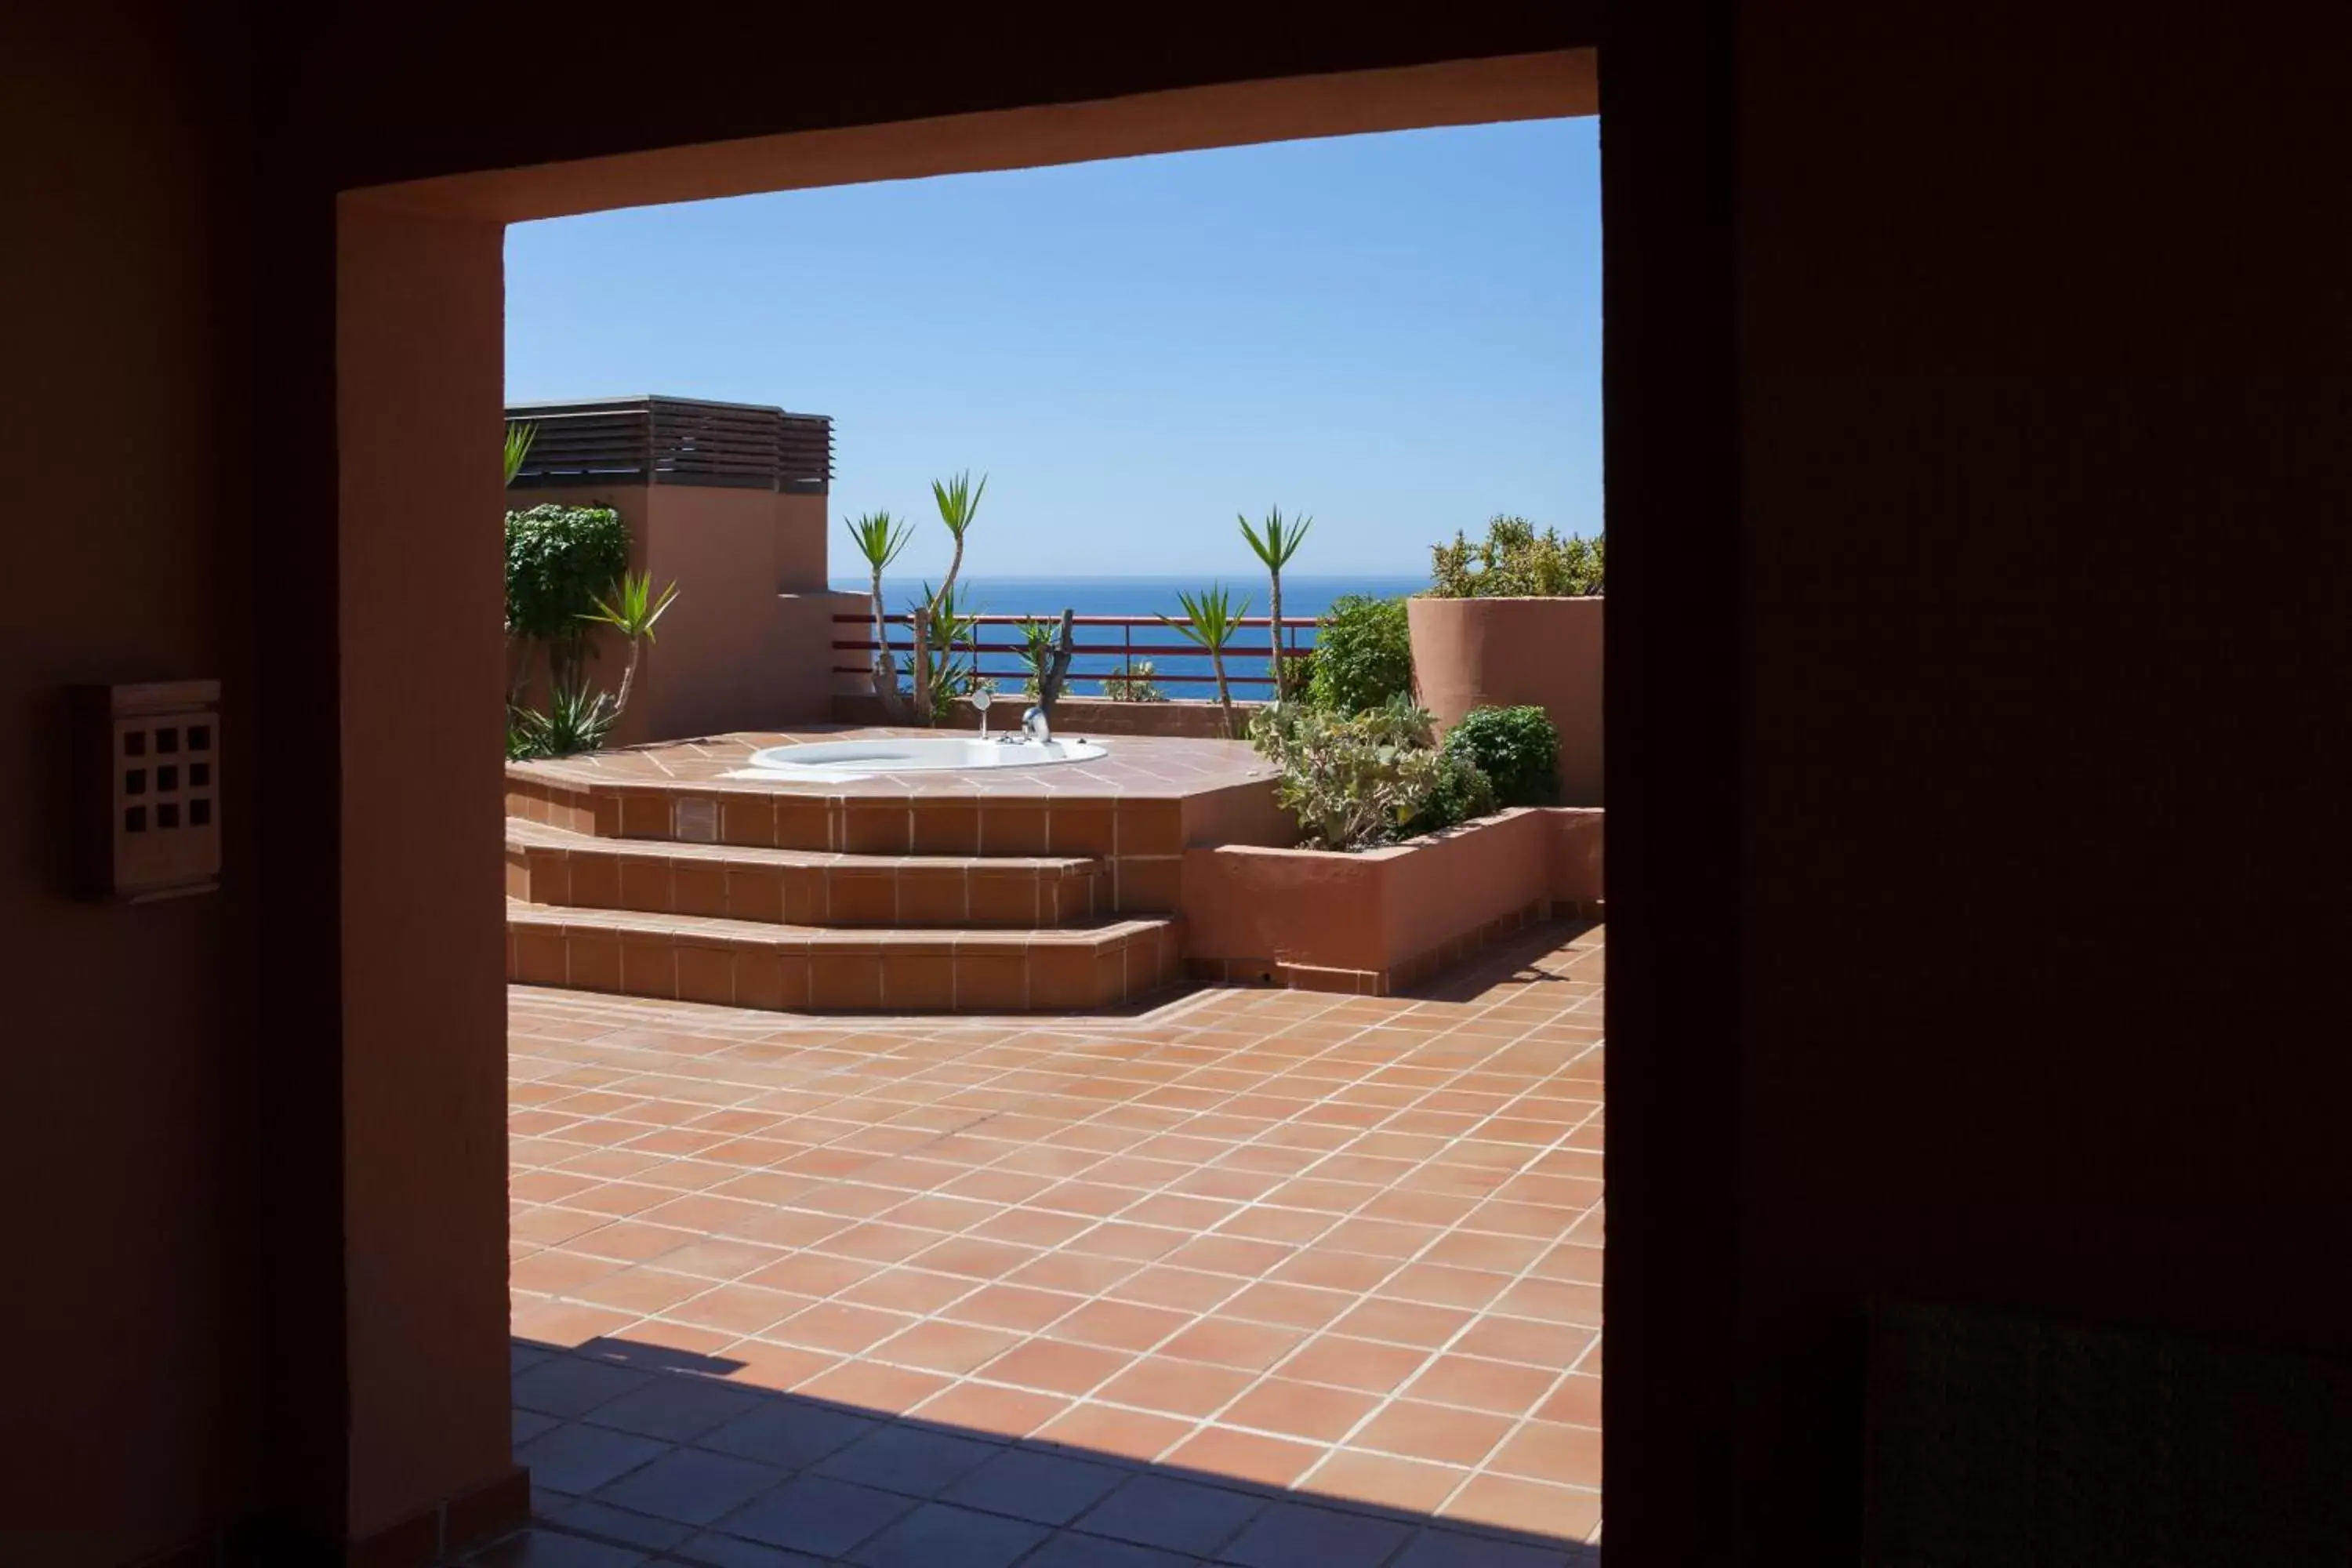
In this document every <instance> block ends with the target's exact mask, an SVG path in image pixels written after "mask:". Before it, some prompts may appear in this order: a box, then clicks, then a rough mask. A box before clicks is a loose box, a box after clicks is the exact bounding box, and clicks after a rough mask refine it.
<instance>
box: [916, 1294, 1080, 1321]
mask: <svg viewBox="0 0 2352 1568" xmlns="http://www.w3.org/2000/svg"><path fill="white" fill-rule="evenodd" d="M1086 1300H1087V1298H1086V1297H1084V1296H1078V1295H1073V1294H1071V1293H1070V1292H1068V1291H1065V1290H1038V1289H1031V1288H1029V1287H1027V1286H1024V1285H983V1286H982V1287H981V1288H980V1289H977V1290H974V1291H973V1292H972V1293H971V1295H969V1296H966V1297H965V1298H963V1300H960V1301H957V1302H955V1303H953V1304H952V1305H950V1306H947V1307H942V1308H940V1314H941V1315H942V1316H944V1317H949V1318H952V1319H954V1320H955V1321H958V1322H962V1323H984V1324H986V1325H988V1326H989V1327H991V1328H999V1329H1019V1330H1022V1331H1024V1332H1034V1331H1036V1330H1039V1329H1042V1328H1044V1327H1045V1325H1047V1324H1048V1323H1051V1322H1054V1321H1055V1320H1057V1319H1059V1318H1061V1317H1062V1316H1063V1315H1064V1314H1066V1313H1067V1312H1069V1311H1070V1310H1072V1309H1074V1308H1076V1307H1078V1306H1080V1305H1083V1304H1084V1303H1085V1301H1086Z"/></svg>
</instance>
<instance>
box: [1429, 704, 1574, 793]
mask: <svg viewBox="0 0 2352 1568" xmlns="http://www.w3.org/2000/svg"><path fill="white" fill-rule="evenodd" d="M1445 752H1446V754H1447V755H1448V756H1458V757H1461V758H1463V759H1465V761H1467V762H1469V763H1473V764H1475V766H1476V767H1477V768H1478V770H1479V771H1480V772H1482V773H1485V774H1486V777H1487V778H1488V779H1490V780H1492V781H1493V784H1494V793H1495V796H1496V799H1497V800H1499V801H1501V803H1502V804H1503V805H1552V804H1553V803H1554V802H1556V801H1558V800H1559V728H1558V727H1557V726H1555V725H1554V724H1553V723H1552V721H1551V718H1550V716H1549V714H1547V713H1545V712H1544V710H1542V709H1540V708H1532V707H1528V708H1473V709H1472V710H1470V711H1469V712H1468V713H1467V714H1466V715H1465V716H1464V718H1463V720H1462V722H1460V723H1459V724H1456V725H1455V726H1454V728H1453V729H1451V730H1449V731H1446V735H1445Z"/></svg>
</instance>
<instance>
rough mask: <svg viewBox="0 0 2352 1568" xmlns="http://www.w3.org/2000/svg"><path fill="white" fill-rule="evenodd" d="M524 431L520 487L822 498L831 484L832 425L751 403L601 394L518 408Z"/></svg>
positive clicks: (514, 408) (513, 413)
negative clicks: (689, 489)
mask: <svg viewBox="0 0 2352 1568" xmlns="http://www.w3.org/2000/svg"><path fill="white" fill-rule="evenodd" d="M507 417H508V418H509V420H513V421H518V422H520V423H524V424H528V425H530V426H531V427H532V431H533V434H532V436H531V443H530V454H529V455H528V456H527V457H526V458H524V460H523V465H522V467H521V468H520V469H519V470H518V471H517V472H516V474H515V479H514V483H515V487H516V488H518V489H522V488H527V487H542V486H556V485H577V484H591V483H605V484H616V483H636V484H670V485H707V486H716V487H723V488H728V489H778V490H784V491H788V492H793V493H802V494H812V495H822V494H824V493H825V492H826V490H827V489H829V488H830V486H831V484H832V481H833V420H832V419H831V418H830V417H829V416H825V415H823V414H787V413H786V412H784V410H782V408H776V407H771V406H767V405H760V404H752V403H710V402H706V401H703V400H701V399H698V398H691V397H608V398H598V399H595V400H593V401H590V402H581V403H517V404H510V405H508V408H507Z"/></svg>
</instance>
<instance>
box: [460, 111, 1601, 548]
mask: <svg viewBox="0 0 2352 1568" xmlns="http://www.w3.org/2000/svg"><path fill="white" fill-rule="evenodd" d="M1597 127H1598V121H1594V120H1591V119H1585V120H1574V121H1541V122H1536V123H1527V124H1514V125H1495V126H1475V127H1467V128H1464V129H1458V130H1445V131H1421V132H1399V133H1394V134H1388V135H1379V136H1354V137H1345V138H1340V139H1337V140H1330V141H1320V142H1286V143H1282V144H1278V145H1274V146H1265V147H1249V148H1235V149H1229V150H1223V151H1217V152H1208V153H1179V154H1173V155H1170V156H1166V157H1155V158H1129V159H1121V160H1117V161H1113V162H1108V163H1085V164H1078V165H1074V166H1071V167H1066V168H1055V169H1035V170H1025V171H1019V172H1014V173H1009V174H965V175H955V176H950V177H946V178H940V179H930V180H919V181H905V182H898V183H893V184H873V185H856V186H848V187H843V188H838V189H831V190H818V191H793V192H784V193H780V194H777V195H765V196H747V197H741V198H738V199H736V200H731V201H723V202H701V203H693V204H688V205H678V206H667V207H646V208H636V209H633V210H629V211H625V212H615V213H604V214H598V215H595V216H587V217H575V218H563V219H558V220H553V221H551V222H546V223H532V224H520V225H517V226H514V227H513V228H511V229H509V231H508V234H507V394H508V396H509V398H510V399H512V400H515V401H523V400H529V399H540V398H558V397H584V396H600V395H611V394H622V393H645V392H652V393H666V394H672V395H678V396H686V397H710V398H721V399H730V400H736V401H741V402H749V403H774V404H782V405H783V406H785V407H786V408H790V409H793V410H804V411H808V412H812V413H821V414H830V415H832V416H834V419H835V441H836V449H835V465H836V477H835V484H834V490H833V499H832V507H833V510H834V512H835V523H834V529H835V534H836V536H838V534H839V531H840V522H839V519H840V517H841V516H844V515H848V514H852V513H856V512H860V511H865V510H870V509H874V508H882V507H887V508H888V509H889V510H892V511H894V512H898V513H901V514H911V515H913V516H914V517H916V518H917V519H918V520H919V532H918V534H917V537H916V542H915V544H914V545H913V546H912V547H911V548H910V549H909V550H908V553H907V554H906V556H905V557H903V558H902V561H901V563H900V566H899V567H898V574H900V575H902V576H914V575H920V574H925V573H931V574H936V573H937V572H938V571H939V569H940V566H941V565H943V564H944V563H945V560H946V554H947V549H946V531H945V530H944V529H942V528H940V526H939V523H938V521H937V517H936V513H935V512H934V511H933V509H932V507H931V501H930V493H929V479H931V477H932V476H934V475H940V474H947V473H951V472H953V471H955V470H957V469H959V468H970V469H971V470H972V471H973V472H974V474H975V475H977V474H979V473H981V472H982V471H985V472H987V473H988V474H989V475H990V479H989V485H988V496H987V500H986V501H985V502H984V504H983V505H982V510H981V514H980V521H979V523H978V525H977V526H975V527H974V529H973V530H972V533H971V542H970V546H969V551H968V557H967V560H968V565H967V570H968V571H971V572H973V573H975V574H982V575H993V576H1005V575H1046V574H1055V575H1060V574H1129V573H1132V574H1200V575H1202V577H1204V578H1205V577H1207V576H1211V575H1219V574H1222V575H1225V576H1228V577H1234V578H1239V577H1244V576H1247V575H1251V574H1254V572H1255V564H1254V563H1253V562H1252V561H1251V559H1250V557H1249V556H1248V555H1247V554H1246V552H1245V551H1244V547H1243V545H1242V543H1241V542H1240V540H1239V538H1238V537H1237V535H1236V531H1235V527H1234V513H1235V512H1236V511H1246V512H1248V513H1250V514H1251V515H1252V516H1253V517H1255V516H1257V515H1259V514H1260V513H1262V512H1263V511H1264V510H1265V509H1266V508H1267V507H1268V506H1272V505H1280V506H1281V507H1282V508H1283V509H1284V510H1285V511H1286V512H1289V511H1294V510H1304V511H1307V512H1311V513H1313V514H1314V516H1315V518H1316V520H1317V523H1316V529H1315V531H1314V534H1313V536H1312V537H1311V539H1310V540H1309V541H1308V542H1307V547H1306V549H1305V550H1304V551H1303V552H1301V554H1300V555H1299V557H1298V559H1297V561H1296V562H1295V563H1294V564H1293V567H1292V570H1293V571H1294V572H1297V573H1299V574H1353V573H1391V572H1422V571H1425V570H1426V569H1427V566H1428V546H1429V545H1430V544H1431V543H1432V542H1434V541H1435V540H1437V539H1438V538H1439V537H1441V536H1444V537H1450V536H1451V535H1452V533H1453V531H1454V529H1455V528H1457V527H1460V528H1469V529H1473V530H1475V529H1476V528H1477V527H1478V525H1479V524H1481V523H1482V522H1483V521H1485V519H1486V517H1487V516H1488V515H1489V514H1491V513H1493V512H1496V511H1515V512H1519V513H1522V514H1524V515H1525V516H1528V517H1529V518H1531V519H1533V520H1535V521H1537V522H1538V523H1545V524H1554V525H1557V526H1559V528H1560V529H1562V530H1563V531H1568V530H1571V529H1572V530H1577V531H1583V532H1587V533H1590V532H1592V531H1596V530H1597V529H1598V528H1599V526H1600V521H1601V243H1600V240H1601V234H1600V229H1601V205H1600V160H1599V152H1598V146H1597ZM833 561H834V573H835V575H836V576H839V575H844V574H849V573H850V572H852V571H853V570H854V566H855V563H854V562H853V561H852V560H851V558H850V557H849V555H848V552H847V546H846V542H845V540H843V539H841V538H839V537H836V538H835V542H834V548H833Z"/></svg>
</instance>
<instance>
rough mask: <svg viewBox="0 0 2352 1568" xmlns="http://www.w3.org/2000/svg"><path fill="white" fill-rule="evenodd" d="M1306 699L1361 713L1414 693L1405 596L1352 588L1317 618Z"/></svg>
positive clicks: (1331, 708)
mask: <svg viewBox="0 0 2352 1568" xmlns="http://www.w3.org/2000/svg"><path fill="white" fill-rule="evenodd" d="M1411 695H1412V631H1411V629H1410V628H1409V627H1408V626H1406V624H1405V611H1404V601H1403V600H1402V599H1373V598H1368V597H1366V596H1365V595H1361V594H1350V595H1348V596H1347V597H1346V598H1343V599H1340V600H1339V601H1337V602H1336V603H1334V604H1333V605H1332V606H1331V608H1330V609H1329V610H1328V611H1327V612H1326V613H1325V614H1324V616H1322V618H1321V619H1320V620H1318V621H1317V622H1316V623H1315V651H1314V656H1313V658H1312V659H1311V660H1310V661H1309V670H1308V673H1307V700H1308V701H1310V702H1312V703H1313V704H1314V705H1315V706H1316V707H1318V708H1321V709H1326V710H1329V711H1331V712H1335V713H1361V712H1364V711H1366V710H1370V709H1374V708H1379V707H1381V706H1382V705H1383V704H1385V703H1388V702H1391V701H1395V700H1401V699H1406V698H1409V697H1411Z"/></svg>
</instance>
